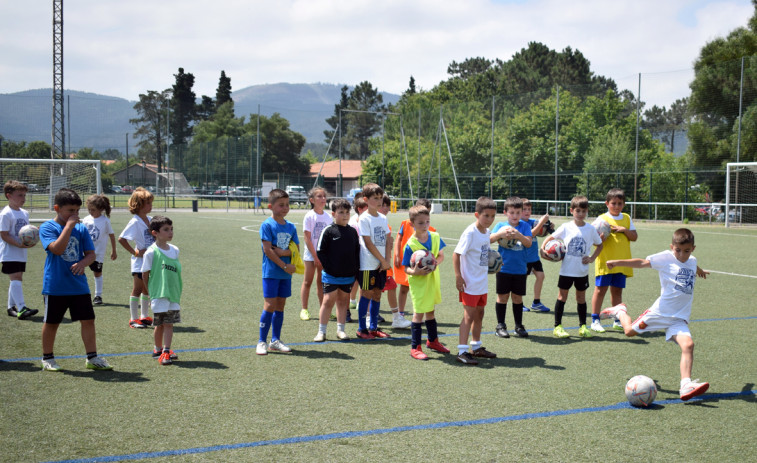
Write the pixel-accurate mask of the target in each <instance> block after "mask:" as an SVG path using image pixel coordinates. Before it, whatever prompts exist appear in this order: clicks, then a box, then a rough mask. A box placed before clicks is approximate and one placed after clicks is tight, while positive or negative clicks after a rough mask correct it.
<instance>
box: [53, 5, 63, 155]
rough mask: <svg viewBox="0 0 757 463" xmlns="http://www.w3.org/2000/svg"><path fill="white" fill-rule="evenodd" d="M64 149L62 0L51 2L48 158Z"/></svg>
mask: <svg viewBox="0 0 757 463" xmlns="http://www.w3.org/2000/svg"><path fill="white" fill-rule="evenodd" d="M65 149H66V131H65V124H64V123H63V0H53V126H52V144H51V149H50V158H51V159H55V158H56V157H60V158H62V157H63V155H64V153H65Z"/></svg>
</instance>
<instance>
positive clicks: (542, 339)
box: [528, 334, 649, 346]
mask: <svg viewBox="0 0 757 463" xmlns="http://www.w3.org/2000/svg"><path fill="white" fill-rule="evenodd" d="M528 339H530V340H531V341H533V342H536V343H539V344H545V345H549V346H561V345H564V344H572V343H574V342H595V341H599V342H623V343H630V344H649V342H648V341H645V340H644V339H640V338H626V337H625V336H623V337H622V338H614V337H602V336H594V337H593V338H590V339H584V338H581V337H579V336H578V335H577V334H576V335H575V336H574V335H571V337H569V338H556V337H554V336H552V335H551V334H550V335H548V336H534V335H533V334H532V335H530V336H529V337H528Z"/></svg>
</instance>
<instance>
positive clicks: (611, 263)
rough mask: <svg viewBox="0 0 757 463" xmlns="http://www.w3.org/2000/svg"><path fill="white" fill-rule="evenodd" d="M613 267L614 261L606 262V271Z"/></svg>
mask: <svg viewBox="0 0 757 463" xmlns="http://www.w3.org/2000/svg"><path fill="white" fill-rule="evenodd" d="M613 267H615V261H614V260H608V261H607V268H608V269H612V268H613Z"/></svg>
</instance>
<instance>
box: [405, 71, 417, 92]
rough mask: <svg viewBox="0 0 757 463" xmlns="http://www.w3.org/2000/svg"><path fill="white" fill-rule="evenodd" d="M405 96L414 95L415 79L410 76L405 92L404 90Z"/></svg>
mask: <svg viewBox="0 0 757 463" xmlns="http://www.w3.org/2000/svg"><path fill="white" fill-rule="evenodd" d="M405 94H406V95H415V94H416V91H415V78H414V77H413V76H410V83H409V84H408V86H407V90H405Z"/></svg>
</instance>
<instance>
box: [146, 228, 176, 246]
mask: <svg viewBox="0 0 757 463" xmlns="http://www.w3.org/2000/svg"><path fill="white" fill-rule="evenodd" d="M150 233H152V236H154V237H155V240H156V241H162V242H166V241H171V240H172V239H173V225H168V224H165V225H162V226H161V227H160V230H158V231H155V230H151V231H150Z"/></svg>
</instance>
